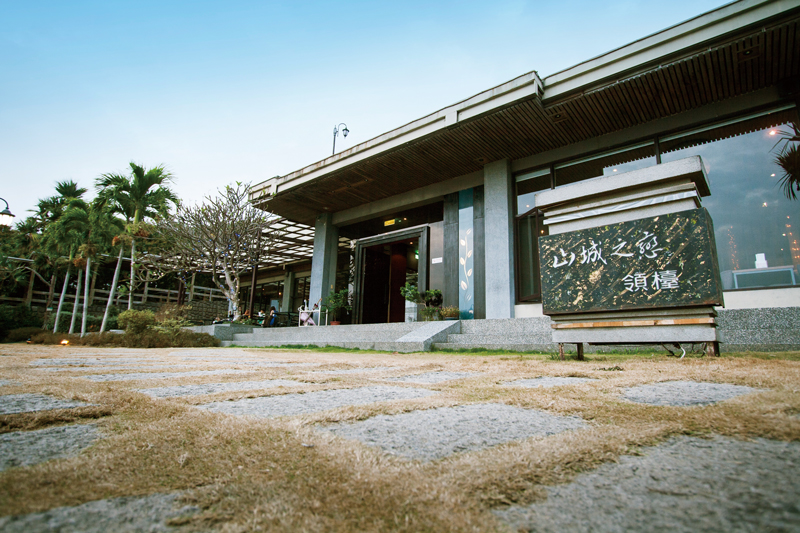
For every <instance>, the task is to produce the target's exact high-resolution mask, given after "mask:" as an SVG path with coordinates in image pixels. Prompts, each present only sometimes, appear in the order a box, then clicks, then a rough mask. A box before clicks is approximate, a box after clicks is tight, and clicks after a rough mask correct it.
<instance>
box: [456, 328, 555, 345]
mask: <svg viewBox="0 0 800 533" xmlns="http://www.w3.org/2000/svg"><path fill="white" fill-rule="evenodd" d="M447 342H448V343H450V344H475V345H478V344H487V343H488V344H552V343H553V336H552V334H551V333H550V331H545V332H536V333H531V334H528V335H476V334H463V333H462V334H460V335H448V336H447Z"/></svg>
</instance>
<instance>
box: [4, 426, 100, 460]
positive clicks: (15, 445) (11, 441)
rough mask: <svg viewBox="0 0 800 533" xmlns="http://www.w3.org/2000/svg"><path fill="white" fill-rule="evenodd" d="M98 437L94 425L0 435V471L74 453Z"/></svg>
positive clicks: (59, 427) (61, 457)
mask: <svg viewBox="0 0 800 533" xmlns="http://www.w3.org/2000/svg"><path fill="white" fill-rule="evenodd" d="M98 438H100V434H99V433H98V431H97V427H96V426H95V425H94V424H83V425H72V426H57V427H52V428H47V429H38V430H36V431H15V432H12V433H3V434H0V470H5V469H7V468H12V467H15V466H29V465H35V464H37V463H43V462H44V461H49V460H51V459H63V458H65V457H71V456H73V455H77V454H78V453H79V452H80V451H81V450H83V449H84V448H86V447H87V446H89V445H91V444H92V443H93V442H94V441H95V440H97V439H98Z"/></svg>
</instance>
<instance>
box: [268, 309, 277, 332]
mask: <svg viewBox="0 0 800 533" xmlns="http://www.w3.org/2000/svg"><path fill="white" fill-rule="evenodd" d="M277 323H278V312H277V311H276V310H275V306H274V305H273V306H272V307H270V308H269V326H270V327H274V326H275V325H276V324H277Z"/></svg>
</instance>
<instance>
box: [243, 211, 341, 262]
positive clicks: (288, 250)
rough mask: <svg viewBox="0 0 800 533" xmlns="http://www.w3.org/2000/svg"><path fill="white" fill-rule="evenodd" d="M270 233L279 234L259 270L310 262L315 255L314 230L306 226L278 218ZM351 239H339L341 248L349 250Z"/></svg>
mask: <svg viewBox="0 0 800 533" xmlns="http://www.w3.org/2000/svg"><path fill="white" fill-rule="evenodd" d="M268 231H270V232H277V233H278V234H279V236H278V237H277V238H276V239H275V243H274V245H273V246H271V247H269V248H268V249H267V250H266V254H265V255H264V256H262V257H261V260H260V261H259V265H258V266H259V268H270V267H284V266H286V265H289V264H292V263H296V262H298V261H308V260H309V259H310V258H311V256H312V255H314V228H313V227H311V226H308V225H306V224H302V223H298V222H292V221H290V220H287V219H285V218H276V219H275V220H274V221H273V222H272V223H271V224H270V227H269V230H268ZM349 247H350V239H348V238H346V237H340V238H339V248H340V249H343V248H345V249H346V248H349Z"/></svg>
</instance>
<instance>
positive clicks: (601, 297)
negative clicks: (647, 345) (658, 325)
mask: <svg viewBox="0 0 800 533" xmlns="http://www.w3.org/2000/svg"><path fill="white" fill-rule="evenodd" d="M539 257H540V260H541V262H540V264H541V276H542V305H543V310H544V312H545V314H560V313H583V312H594V311H606V310H621V309H637V308H658V307H676V306H697V305H709V304H712V305H721V304H722V289H721V283H720V281H719V266H718V263H717V257H716V246H715V244H714V228H713V225H712V222H711V218H710V217H709V216H708V212H707V211H706V210H705V209H703V208H699V209H692V210H688V211H682V212H679V213H669V214H665V215H660V216H657V217H651V218H643V219H638V220H631V221H628V222H620V223H618V224H609V225H606V226H599V227H594V228H587V229H582V230H577V231H572V232H567V233H561V234H554V235H547V236H543V237H540V238H539Z"/></svg>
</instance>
